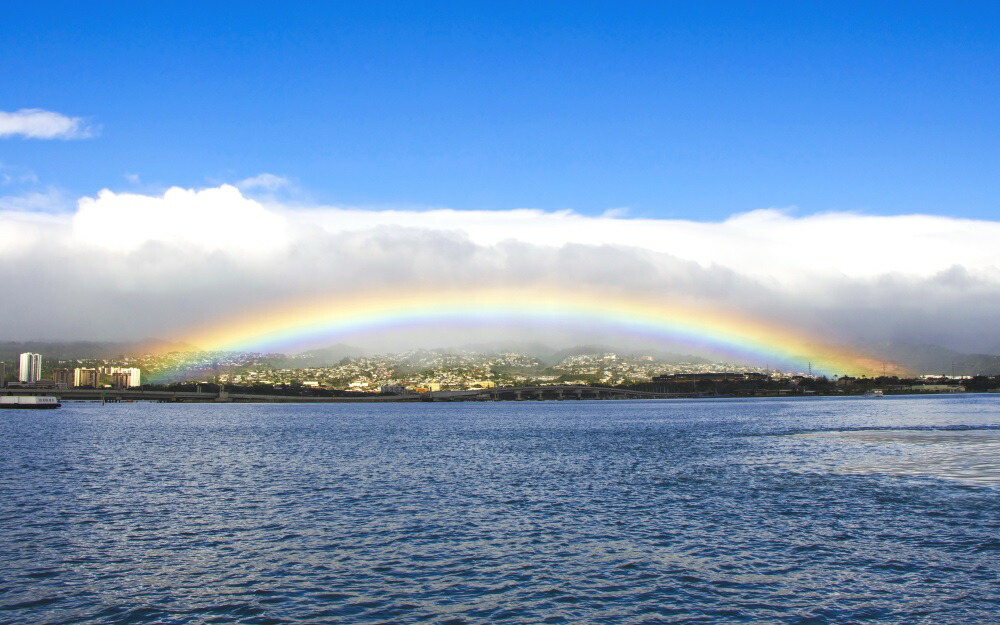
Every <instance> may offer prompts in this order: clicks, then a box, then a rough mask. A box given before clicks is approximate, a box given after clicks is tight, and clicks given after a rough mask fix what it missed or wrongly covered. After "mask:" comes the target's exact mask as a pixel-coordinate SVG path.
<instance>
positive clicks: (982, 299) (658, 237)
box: [0, 185, 1000, 346]
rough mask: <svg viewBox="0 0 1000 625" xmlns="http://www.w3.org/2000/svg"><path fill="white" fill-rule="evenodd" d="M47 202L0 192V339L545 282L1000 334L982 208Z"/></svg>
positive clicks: (998, 261)
mask: <svg viewBox="0 0 1000 625" xmlns="http://www.w3.org/2000/svg"><path fill="white" fill-rule="evenodd" d="M59 202H60V199H59V198H58V197H56V196H47V195H39V194H36V195H34V196H19V197H6V198H0V271H2V275H3V276H4V280H5V282H4V283H5V285H6V286H8V287H9V288H12V289H15V290H16V289H24V290H26V291H29V292H31V293H33V294H35V295H34V296H33V298H32V299H30V300H24V301H22V300H17V301H15V299H13V298H7V299H6V300H4V301H0V318H3V319H4V330H3V331H4V333H6V334H7V336H0V339H2V338H23V337H26V336H27V337H46V336H50V337H52V336H55V337H78V338H109V337H115V336H117V337H124V338H138V337H143V336H169V334H170V332H171V331H172V330H174V331H176V330H178V329H182V328H185V327H190V326H191V325H192V324H197V323H201V322H204V321H206V320H209V319H218V318H225V317H227V316H237V317H238V316H239V315H240V314H242V312H243V311H245V310H247V309H254V308H259V307H261V306H268V305H273V304H274V303H275V302H282V301H286V300H288V299H290V298H291V299H298V298H303V297H308V296H310V295H316V294H330V293H345V294H346V293H351V292H352V291H355V290H358V289H368V288H374V287H390V288H391V287H395V286H400V287H406V288H409V287H419V286H422V285H427V286H429V287H433V288H439V287H441V288H444V287H456V288H461V287H464V286H470V285H475V286H490V285H504V286H509V285H518V284H524V285H535V286H538V285H546V284H552V283H557V284H563V285H565V284H571V285H573V288H579V289H585V290H592V291H597V292H602V293H609V294H613V293H615V292H631V293H652V294H659V295H668V296H670V297H671V298H675V299H678V300H685V301H691V302H698V303H701V304H705V305H709V306H715V307H719V308H723V309H726V310H732V311H734V312H743V313H745V314H749V315H752V316H757V317H766V318H768V319H771V320H774V321H778V322H782V323H788V324H789V325H790V326H793V327H809V328H811V329H812V330H813V331H819V332H822V333H823V334H824V335H827V334H828V335H829V336H830V337H847V338H848V339H851V340H861V339H864V340H880V339H885V338H900V336H903V337H905V338H910V339H914V340H918V341H919V340H920V339H921V338H922V337H921V329H922V328H923V329H925V331H926V329H927V328H933V330H934V332H935V333H936V334H935V340H945V339H947V340H948V341H951V342H952V344H954V345H955V346H963V345H975V344H982V345H996V344H998V343H1000V331H998V330H997V329H996V328H995V321H994V320H995V319H996V318H997V316H998V315H1000V271H998V268H1000V251H998V247H997V246H996V244H995V242H996V241H997V240H1000V223H998V222H995V221H985V220H979V221H974V220H963V219H954V218H949V217H935V216H925V215H907V216H897V217H871V216H864V215H856V214H850V213H830V214H823V215H812V216H802V217H797V216H794V215H792V214H790V213H788V212H786V211H781V210H773V209H765V210H757V211H751V212H749V213H744V214H741V215H736V216H734V217H732V218H730V219H727V220H725V221H723V222H718V223H701V222H692V221H684V220H676V219H672V220H658V219H628V218H624V219H623V218H620V217H609V216H599V217H587V216H583V215H579V214H576V213H573V212H571V211H560V212H545V211H538V210H530V209H516V210H506V211H457V210H448V209H437V210H427V211H419V210H368V209H364V208H343V207H329V206H326V207H324V206H313V207H308V208H303V207H301V206H294V207H292V206H287V205H283V204H280V203H278V202H268V203H262V202H260V201H257V200H254V199H252V198H248V197H246V196H245V195H244V194H243V193H242V192H241V191H240V190H239V189H237V188H236V187H234V186H230V185H222V186H219V187H214V188H208V189H202V190H190V189H181V188H171V189H169V190H167V191H166V192H165V193H163V194H162V195H147V194H140V193H115V192H111V191H108V190H105V191H101V192H100V193H99V194H97V196H96V197H92V198H83V199H81V200H79V202H78V203H77V207H76V210H75V211H63V212H58V211H52V210H48V212H39V211H45V210H46V207H49V208H51V207H53V206H56V205H58V204H59ZM38 285H45V286H44V288H41V289H40V288H39V286H38ZM609 296H611V295H609ZM25 302H27V303H25ZM831 340H832V339H831Z"/></svg>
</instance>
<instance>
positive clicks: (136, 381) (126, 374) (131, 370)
mask: <svg viewBox="0 0 1000 625" xmlns="http://www.w3.org/2000/svg"><path fill="white" fill-rule="evenodd" d="M101 371H102V372H103V373H105V374H107V375H110V376H112V377H113V378H114V379H115V386H116V387H118V388H128V387H134V386H142V372H141V371H140V370H139V368H138V367H104V368H103V369H102V370H101Z"/></svg>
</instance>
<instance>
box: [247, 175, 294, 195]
mask: <svg viewBox="0 0 1000 625" xmlns="http://www.w3.org/2000/svg"><path fill="white" fill-rule="evenodd" d="M289 184H291V181H290V180H289V179H288V178H286V177H284V176H277V175H275V174H268V173H262V174H257V175H256V176H252V177H250V178H244V179H243V180H240V181H239V182H237V183H236V186H237V187H238V188H240V189H242V190H243V191H277V190H278V189H281V188H284V187H287V186H288V185H289Z"/></svg>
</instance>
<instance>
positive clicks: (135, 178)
mask: <svg viewBox="0 0 1000 625" xmlns="http://www.w3.org/2000/svg"><path fill="white" fill-rule="evenodd" d="M125 180H128V181H129V182H131V183H132V184H139V183H140V182H142V179H141V178H139V174H125Z"/></svg>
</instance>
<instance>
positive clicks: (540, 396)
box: [0, 385, 705, 404]
mask: <svg viewBox="0 0 1000 625" xmlns="http://www.w3.org/2000/svg"><path fill="white" fill-rule="evenodd" d="M4 394H6V395H51V396H54V397H58V398H60V399H61V400H64V401H65V400H69V401H101V402H110V403H118V402H134V401H150V402H168V403H175V402H185V403H211V402H225V403H228V402H240V403H251V402H258V403H308V404H322V403H356V402H414V401H524V400H533V401H548V400H574V399H576V400H580V399H673V398H684V397H703V396H705V394H704V393H654V392H649V391H635V390H630V389H623V388H610V387H604V386H575V385H572V386H571V385H553V386H513V387H498V388H489V389H473V390H468V391H436V392H430V393H419V394H418V393H412V394H406V395H367V396H363V397H309V396H301V395H260V394H255V393H230V392H227V391H222V392H220V393H216V392H195V391H166V390H148V389H84V388H71V389H27V388H5V389H0V395H4Z"/></svg>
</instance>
